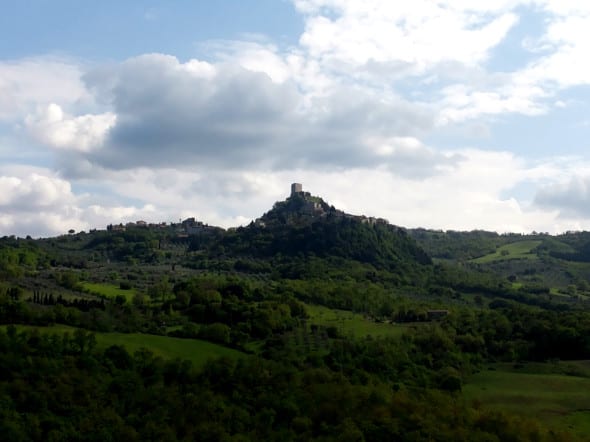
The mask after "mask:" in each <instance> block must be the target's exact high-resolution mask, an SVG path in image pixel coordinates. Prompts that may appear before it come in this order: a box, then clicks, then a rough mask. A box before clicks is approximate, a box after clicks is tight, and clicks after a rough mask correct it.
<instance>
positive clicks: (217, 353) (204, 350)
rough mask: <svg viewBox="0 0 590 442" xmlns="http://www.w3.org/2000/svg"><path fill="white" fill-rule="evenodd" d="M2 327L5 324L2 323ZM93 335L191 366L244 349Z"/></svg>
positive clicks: (102, 342)
mask: <svg viewBox="0 0 590 442" xmlns="http://www.w3.org/2000/svg"><path fill="white" fill-rule="evenodd" d="M3 328H6V326H4V327H3ZM17 329H19V330H24V329H27V330H31V329H37V330H39V331H41V332H43V333H56V334H62V333H73V332H74V331H75V330H76V329H75V328H74V327H68V326H65V325H54V326H52V327H34V326H23V325H18V326H17ZM92 333H94V335H95V336H96V343H97V346H98V348H106V347H109V346H111V345H122V346H124V347H125V348H126V349H127V351H128V352H129V353H131V354H133V353H134V352H136V351H137V350H139V349H141V348H146V349H148V350H150V351H151V352H153V353H154V354H155V355H156V356H160V357H162V358H164V359H175V358H180V359H187V360H189V361H191V362H192V364H193V366H194V367H197V368H199V367H202V366H203V364H205V362H206V361H207V360H209V359H212V358H218V357H222V356H223V357H228V358H233V359H235V358H239V357H243V356H245V355H244V353H242V352H239V351H237V350H233V349H231V348H227V347H223V346H221V345H217V344H213V343H211V342H207V341H201V340H198V339H180V338H171V337H167V336H157V335H146V334H141V333H98V332H92Z"/></svg>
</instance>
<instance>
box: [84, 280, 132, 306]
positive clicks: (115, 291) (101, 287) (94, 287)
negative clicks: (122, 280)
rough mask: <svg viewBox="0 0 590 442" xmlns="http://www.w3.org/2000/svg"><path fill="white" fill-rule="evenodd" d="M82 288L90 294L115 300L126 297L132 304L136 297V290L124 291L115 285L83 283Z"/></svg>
mask: <svg viewBox="0 0 590 442" xmlns="http://www.w3.org/2000/svg"><path fill="white" fill-rule="evenodd" d="M82 287H83V288H84V290H86V291H87V292H88V293H92V294H94V295H98V296H106V297H107V298H115V297H116V296H124V297H125V299H126V300H127V302H131V300H132V299H133V296H134V295H135V293H136V291H135V289H129V290H123V289H121V288H119V287H118V286H116V285H113V284H100V283H94V282H83V283H82Z"/></svg>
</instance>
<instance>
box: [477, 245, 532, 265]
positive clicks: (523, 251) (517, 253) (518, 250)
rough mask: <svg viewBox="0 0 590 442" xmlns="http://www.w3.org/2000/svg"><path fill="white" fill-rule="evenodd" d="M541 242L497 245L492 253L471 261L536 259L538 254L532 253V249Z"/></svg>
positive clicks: (479, 262)
mask: <svg viewBox="0 0 590 442" xmlns="http://www.w3.org/2000/svg"><path fill="white" fill-rule="evenodd" d="M541 242H542V241H538V240H528V241H517V242H513V243H510V244H506V245H503V246H501V247H498V249H497V250H496V251H495V252H494V253H490V254H489V255H485V256H480V257H479V258H475V259H472V260H471V262H474V263H476V264H485V263H488V262H493V261H505V260H508V259H538V256H537V255H536V254H535V253H532V250H533V249H534V248H535V247H537V246H538V245H540V244H541ZM502 252H504V254H502ZM506 252H507V254H506Z"/></svg>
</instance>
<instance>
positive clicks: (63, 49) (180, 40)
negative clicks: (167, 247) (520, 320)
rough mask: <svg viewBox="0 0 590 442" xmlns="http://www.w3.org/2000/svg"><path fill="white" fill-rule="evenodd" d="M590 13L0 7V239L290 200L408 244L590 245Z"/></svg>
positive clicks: (546, 3)
mask: <svg viewBox="0 0 590 442" xmlns="http://www.w3.org/2000/svg"><path fill="white" fill-rule="evenodd" d="M588 54H590V2H582V1H579V0H559V1H556V0H496V1H493V2H490V1H488V0H446V1H443V0H414V1H412V2H395V1H390V0H363V1H359V0H217V1H215V2H211V1H204V0H203V1H200V0H175V1H169V0H159V1H158V0H141V1H140V0H126V1H124V2H122V1H120V0H103V1H100V2H80V1H78V0H29V1H26V2H25V1H17V0H2V1H0V236H4V235H17V236H26V235H31V236H33V237H41V236H53V235H59V234H63V233H65V232H67V231H68V230H69V229H74V230H76V231H82V230H85V231H87V230H89V229H92V228H105V226H106V225H107V224H115V223H126V222H131V221H137V220H145V221H148V222H160V221H167V222H177V221H178V220H180V219H185V218H187V217H193V216H194V217H196V218H197V219H199V220H201V221H204V222H206V223H209V224H211V225H218V226H222V227H231V226H238V225H246V224H248V223H249V222H250V221H251V220H253V219H256V218H257V217H259V216H261V215H262V214H263V213H264V212H266V211H267V210H269V209H270V208H271V207H272V205H273V204H274V202H276V201H280V200H284V199H285V198H286V197H287V196H288V195H289V191H290V184H291V183H292V182H300V183H302V184H303V188H304V190H306V191H309V192H311V193H312V194H313V195H318V196H321V197H323V198H324V199H325V200H326V201H327V202H329V203H330V204H333V205H335V206H336V207H337V208H339V209H342V210H345V211H347V212H349V213H353V214H365V215H368V216H376V217H383V218H386V219H388V220H389V221H390V222H391V223H392V224H396V225H399V226H404V227H408V228H415V227H424V228H431V229H442V230H474V229H484V230H494V231H497V232H500V233H504V232H522V233H529V232H533V231H537V232H549V233H561V232H565V231H568V230H589V229H590V149H589V147H590V146H589V145H590V57H589V56H588Z"/></svg>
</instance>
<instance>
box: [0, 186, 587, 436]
mask: <svg viewBox="0 0 590 442" xmlns="http://www.w3.org/2000/svg"><path fill="white" fill-rule="evenodd" d="M310 198H311V199H310ZM310 201H311V202H313V203H316V205H315V206H314V207H316V208H317V210H315V212H313V211H308V210H306V209H305V208H306V207H308V205H306V204H308V203H309V202H310ZM181 227H182V226H181V225H168V226H165V227H162V226H158V227H147V226H141V227H139V226H133V227H131V226H130V227H128V228H126V229H125V230H123V229H117V230H113V229H110V230H108V231H93V232H88V233H85V232H79V233H71V234H69V235H63V236H60V237H56V238H47V239H31V238H14V237H4V238H2V239H0V323H1V324H3V326H2V328H0V427H1V428H0V434H2V435H3V437H2V438H3V440H14V441H20V440H22V441H25V440H43V441H53V440H55V441H57V440H97V441H98V440H100V441H105V440H129V441H132V440H154V441H167V440H170V441H174V440H211V441H220V440H228V441H229V440H236V441H245V440H277V441H278V440H280V441H288V440H301V441H304V440H322V441H328V440H338V441H348V440H350V441H363V440H366V441H383V440H408V441H421V440H424V441H461V440H463V441H480V440H481V441H527V440H531V441H570V440H584V438H583V436H581V435H580V432H579V431H578V432H576V431H575V430H576V429H575V428H573V429H572V431H569V430H568V429H567V428H566V429H564V428H556V427H553V426H552V425H550V424H547V422H541V421H540V420H535V419H530V418H526V417H523V416H520V415H518V414H515V413H509V412H506V411H501V410H496V409H491V408H488V407H486V406H485V405H486V404H482V403H478V402H473V401H469V400H467V399H466V398H465V397H464V396H463V394H462V390H463V388H464V386H465V385H466V384H468V382H469V379H470V377H471V376H472V375H474V374H476V373H478V372H480V371H482V370H486V369H487V368H486V367H488V366H490V364H497V363H509V364H515V365H518V364H526V363H533V362H535V363H546V362H548V361H551V362H553V363H554V362H555V361H579V360H587V359H590V312H589V310H588V308H589V306H590V302H589V299H590V298H589V296H590V233H587V232H576V233H568V234H564V235H561V236H555V237H553V236H549V235H547V234H538V233H534V234H531V235H498V234H495V233H491V232H481V231H475V232H442V231H429V230H424V229H416V230H405V229H402V228H399V227H396V226H393V225H390V224H387V223H383V222H378V223H375V222H367V219H366V218H364V217H354V216H349V215H346V214H344V213H342V212H340V211H338V210H336V209H335V208H333V207H331V206H329V205H327V204H326V203H324V202H323V201H322V200H321V199H319V198H315V197H310V196H306V195H293V196H291V197H290V198H289V199H287V200H286V201H284V202H279V203H277V204H276V205H275V206H274V208H273V209H272V210H271V211H269V212H268V213H266V214H264V215H263V216H262V217H261V219H260V220H258V221H257V222H253V223H252V224H250V225H249V226H245V227H240V228H237V229H230V230H227V231H225V230H223V229H207V230H203V232H201V233H197V234H194V235H185V234H183V232H182V231H181ZM316 306H322V308H327V309H332V310H333V311H335V312H350V313H349V314H350V315H353V314H354V315H356V316H355V317H358V318H362V321H364V322H363V323H364V324H368V325H367V326H369V325H374V326H379V327H381V328H380V330H381V329H383V330H390V329H391V330H394V331H395V330H400V332H399V333H398V334H396V335H393V334H389V335H388V334H387V333H385V334H383V335H379V334H371V333H366V334H362V333H354V330H351V329H347V328H346V327H343V326H339V323H337V322H336V323H334V324H328V323H326V322H324V323H322V321H320V320H319V319H318V316H317V314H316V313H314V312H316V310H317V308H316ZM347 314H348V313H347ZM57 325H60V326H70V327H71V328H69V329H68V330H69V331H68V332H67V333H65V334H64V333H63V332H57V331H54V330H55V327H56V326H57ZM52 326H53V327H52ZM114 332H117V333H124V334H135V333H142V334H144V335H145V336H146V337H148V336H152V335H158V336H169V337H170V339H172V338H182V339H184V340H194V341H195V342H199V341H208V342H212V343H215V344H218V345H220V346H224V347H229V348H232V349H234V350H238V351H239V352H240V353H239V354H241V356H240V357H236V358H212V359H211V360H210V361H209V362H207V363H206V364H204V365H202V366H195V365H192V364H191V363H190V362H189V361H188V360H185V358H176V359H169V358H164V357H161V356H159V355H157V354H155V353H154V352H153V351H152V350H150V348H149V344H146V348H142V349H139V350H135V351H131V350H130V349H129V348H126V347H125V346H124V345H120V344H117V343H111V344H110V345H105V344H104V343H103V344H100V343H99V342H98V341H97V336H111V335H112V336H115V335H116V334H115V333H114ZM99 334H100V335H99ZM116 336H119V335H116ZM146 342H148V340H147V338H146ZM187 356H188V355H187ZM186 359H190V358H188V357H187V358H186ZM566 371H567V370H565V371H564V373H560V374H564V375H575V376H579V377H590V375H589V374H588V373H587V372H583V371H576V372H571V373H570V372H566ZM570 371H572V369H570ZM574 371H575V370H574ZM582 411H583V410H582ZM586 413H587V410H586ZM588 418H589V419H590V415H588Z"/></svg>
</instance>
